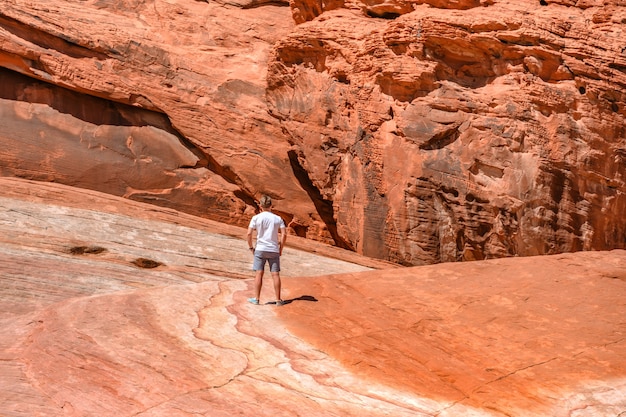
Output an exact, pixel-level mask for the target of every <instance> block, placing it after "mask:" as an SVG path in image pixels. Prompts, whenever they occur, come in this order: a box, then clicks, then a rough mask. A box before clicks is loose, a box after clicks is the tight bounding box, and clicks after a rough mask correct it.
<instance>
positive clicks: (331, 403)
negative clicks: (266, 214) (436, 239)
mask: <svg viewBox="0 0 626 417" xmlns="http://www.w3.org/2000/svg"><path fill="white" fill-rule="evenodd" d="M0 213H2V216H0V299H1V300H2V303H0V415H2V416H3V417H32V416H46V417H56V416H59V417H60V416H64V417H79V416H80V417H83V416H101V417H108V416H114V417H130V416H145V417H147V416H153V417H157V416H159V417H191V416H194V417H197V416H207V417H209V416H210V417H215V416H218V417H219V416H233V415H241V416H359V417H360V416H372V417H374V416H381V417H382V416H400V417H416V416H439V417H458V416H474V417H503V416H525V417H527V416H528V417H545V416H572V417H587V416H594V417H615V416H619V415H623V413H624V412H626V339H625V337H624V334H625V333H626V325H625V323H624V311H625V309H626V301H625V300H626V251H623V250H619V251H618V250H615V251H612V252H579V253H576V254H564V255H556V256H549V257H529V258H511V259H503V260H491V261H482V262H469V263H454V264H452V263H448V264H441V265H434V266H422V267H414V268H398V267H397V266H396V265H394V266H393V267H389V265H387V264H386V263H383V262H377V261H375V260H370V259H366V258H363V257H360V256H357V255H355V254H354V253H352V252H347V251H342V250H338V249H337V248H329V247H325V246H323V245H321V244H315V243H314V242H311V241H310V240H309V241H307V240H303V239H298V238H295V237H291V238H290V240H289V241H288V243H289V247H287V248H286V250H285V253H284V256H283V261H284V266H285V268H284V270H283V274H284V277H285V278H284V291H285V292H284V295H285V297H284V298H285V299H286V300H288V301H289V303H288V304H287V305H285V306H283V307H276V306H275V305H271V304H269V305H267V304H266V305H261V306H253V305H251V304H249V303H247V302H246V297H248V296H249V295H250V294H251V288H252V282H251V280H250V279H249V277H250V276H251V275H252V274H251V271H249V261H250V259H249V256H250V255H249V253H248V251H247V247H246V242H245V241H244V239H243V233H244V229H241V228H236V227H232V226H231V227H226V226H224V225H222V224H218V223H214V222H211V221H202V220H201V219H198V218H194V217H192V216H189V215H186V214H182V213H179V212H176V211H174V210H170V209H163V208H158V207H156V208H155V207H154V206H152V207H151V206H149V205H148V204H143V203H137V202H132V201H128V200H123V199H121V198H119V197H112V196H107V195H104V194H101V193H97V192H93V191H83V192H81V191H80V190H77V189H72V188H68V187H65V186H61V185H58V184H37V183H35V182H27V181H23V180H16V179H0ZM293 245H296V246H299V247H300V248H301V249H305V250H300V249H297V248H296V247H294V246H293ZM314 252H317V253H314ZM331 256H332V257H331ZM341 258H344V259H343V260H342V259H341ZM138 259H143V260H144V261H143V262H140V263H139V264H138V263H137V262H136V261H137V260H138ZM148 260H150V261H153V262H154V263H159V265H158V266H155V265H154V264H152V265H151V264H150V263H149V262H147V261H148ZM141 266H143V267H141ZM146 266H155V267H153V268H146ZM372 268H376V269H379V268H384V269H383V270H377V271H370V269H372ZM316 273H319V274H324V275H323V276H314V275H315V274H316ZM267 287H269V286H267V285H266V288H264V292H263V294H262V298H264V299H266V300H267V299H270V298H268V297H269V294H271V289H270V288H267Z"/></svg>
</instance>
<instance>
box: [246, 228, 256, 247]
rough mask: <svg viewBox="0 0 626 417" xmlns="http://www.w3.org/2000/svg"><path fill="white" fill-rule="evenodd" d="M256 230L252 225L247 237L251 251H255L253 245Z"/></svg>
mask: <svg viewBox="0 0 626 417" xmlns="http://www.w3.org/2000/svg"><path fill="white" fill-rule="evenodd" d="M253 232H254V229H253V228H251V227H248V233H247V234H246V239H247V241H248V248H250V250H251V251H254V246H252V233H253Z"/></svg>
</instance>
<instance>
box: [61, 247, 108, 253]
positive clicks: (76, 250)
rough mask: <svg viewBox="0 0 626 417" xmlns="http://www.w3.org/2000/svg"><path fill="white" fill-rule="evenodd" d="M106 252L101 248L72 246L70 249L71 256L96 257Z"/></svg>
mask: <svg viewBox="0 0 626 417" xmlns="http://www.w3.org/2000/svg"><path fill="white" fill-rule="evenodd" d="M103 252H106V248H103V247H102V246H73V247H71V248H70V253H71V254H72V255H97V254H99V253H103Z"/></svg>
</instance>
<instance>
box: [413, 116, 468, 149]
mask: <svg viewBox="0 0 626 417" xmlns="http://www.w3.org/2000/svg"><path fill="white" fill-rule="evenodd" d="M460 126H461V124H460V123H455V124H454V125H452V126H450V127H448V128H446V129H443V130H441V131H440V132H437V133H435V134H434V135H433V136H432V137H431V138H430V139H428V140H427V141H426V142H424V143H422V144H421V145H420V149H423V150H426V151H432V150H435V149H442V148H444V147H446V146H448V145H450V144H451V143H454V142H455V141H456V140H457V139H458V138H459V135H460V133H459V127H460Z"/></svg>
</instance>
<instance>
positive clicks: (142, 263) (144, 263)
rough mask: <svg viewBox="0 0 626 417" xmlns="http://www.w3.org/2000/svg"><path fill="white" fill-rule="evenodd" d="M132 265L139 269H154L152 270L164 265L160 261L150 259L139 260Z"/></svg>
mask: <svg viewBox="0 0 626 417" xmlns="http://www.w3.org/2000/svg"><path fill="white" fill-rule="evenodd" d="M132 263H133V264H135V265H136V266H138V267H139V268H147V269H152V268H156V267H158V266H161V265H163V263H161V262H159V261H155V260H152V259H148V258H137V259H135V260H134V261H133V262H132Z"/></svg>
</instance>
